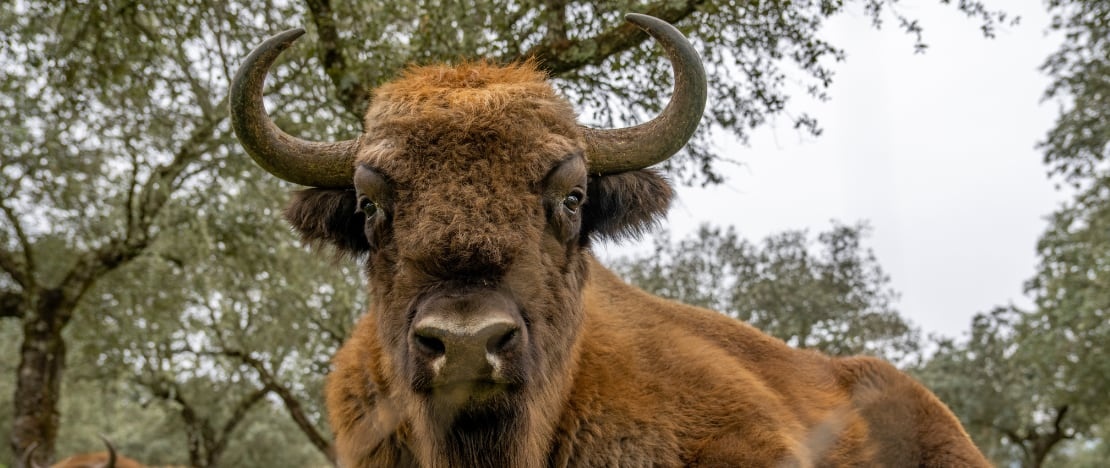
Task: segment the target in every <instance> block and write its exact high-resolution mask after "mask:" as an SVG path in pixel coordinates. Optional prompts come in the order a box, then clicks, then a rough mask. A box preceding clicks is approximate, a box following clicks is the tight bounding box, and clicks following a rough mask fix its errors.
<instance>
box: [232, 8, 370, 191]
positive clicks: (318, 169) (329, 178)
mask: <svg viewBox="0 0 1110 468" xmlns="http://www.w3.org/2000/svg"><path fill="white" fill-rule="evenodd" d="M302 34H304V29H300V28H296V29H290V30H288V31H285V32H282V33H279V34H277V35H275V36H273V37H270V38H269V39H266V41H265V42H263V43H262V45H260V46H258V48H256V49H254V51H253V52H251V54H250V55H248V56H247V59H246V61H244V62H243V64H242V65H241V66H240V67H239V71H238V72H237V73H236V74H235V79H233V80H232V82H231V90H230V98H229V101H230V105H231V127H232V128H233V129H235V135H236V136H238V137H239V142H240V143H242V145H243V148H245V149H246V150H247V154H249V155H250V156H251V158H253V159H254V161H255V162H257V163H258V165H259V166H262V168H263V169H265V170H266V171H268V172H270V173H271V174H273V175H275V176H278V177H280V178H282V179H285V180H288V181H289V182H293V183H295V184H301V185H308V186H311V187H330V188H336V187H348V186H350V185H351V184H352V183H353V182H352V179H353V178H354V173H355V172H354V171H355V168H354V160H355V148H356V143H357V140H345V141H340V142H334V143H331V142H329V143H324V142H315V141H307V140H302V139H300V138H297V137H295V136H292V135H289V134H287V133H285V132H284V131H282V130H281V129H280V128H278V127H277V125H274V122H273V121H272V120H270V116H269V115H267V114H266V107H265V105H264V104H263V102H262V86H263V84H264V83H265V81H266V73H267V72H268V71H269V70H270V66H271V65H273V63H274V60H276V59H277V56H278V55H280V54H281V52H282V51H284V50H285V49H287V48H289V46H290V45H291V44H293V41H295V40H296V39H297V38H298V37H300V36H301V35H302Z"/></svg>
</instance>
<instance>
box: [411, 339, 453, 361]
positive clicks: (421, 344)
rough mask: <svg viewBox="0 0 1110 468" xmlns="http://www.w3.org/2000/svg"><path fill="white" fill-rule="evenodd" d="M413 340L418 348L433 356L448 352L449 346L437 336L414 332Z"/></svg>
mask: <svg viewBox="0 0 1110 468" xmlns="http://www.w3.org/2000/svg"><path fill="white" fill-rule="evenodd" d="M412 341H413V343H415V344H416V348H417V349H419V350H420V351H423V352H424V353H426V354H429V355H431V356H442V355H443V354H445V353H446V352H447V346H446V345H444V344H443V341H440V339H439V338H436V337H432V336H424V335H420V334H414V335H413V340H412Z"/></svg>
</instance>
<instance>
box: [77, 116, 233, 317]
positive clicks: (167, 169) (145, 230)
mask: <svg viewBox="0 0 1110 468" xmlns="http://www.w3.org/2000/svg"><path fill="white" fill-rule="evenodd" d="M213 112H214V113H215V114H213V115H206V116H205V120H204V121H202V122H201V123H200V125H199V126H197V127H196V128H195V129H194V130H193V133H192V135H191V136H190V137H189V139H188V140H186V141H185V142H183V143H182V144H181V147H180V149H178V151H177V153H176V154H174V157H173V160H172V161H170V162H169V163H167V164H166V165H164V166H160V167H158V168H156V169H155V170H154V173H153V174H152V175H151V176H150V178H149V179H148V180H147V181H146V183H145V184H143V187H142V189H141V190H140V191H139V197H138V199H139V206H138V207H135V208H134V209H137V210H138V215H137V216H135V217H134V218H133V222H134V223H135V224H136V227H135V228H134V230H132V229H128V230H127V231H126V235H125V236H124V237H122V238H114V239H112V240H110V241H108V242H106V243H105V244H104V245H102V246H101V247H100V248H97V249H96V250H93V251H90V252H86V253H85V254H84V255H82V256H81V257H80V258H79V259H78V260H77V262H76V263H75V264H74V266H73V267H72V269H70V271H69V273H68V274H67V275H66V276H65V279H63V282H62V285H63V286H62V287H63V288H64V290H65V292H66V300H68V301H71V302H76V301H77V300H78V299H80V297H81V296H82V295H84V293H85V291H87V290H88V288H89V287H90V286H92V284H93V283H94V282H95V281H96V280H97V279H98V278H100V277H101V276H103V275H104V274H105V273H107V272H109V271H112V270H114V269H116V268H118V267H119V266H121V265H123V264H124V263H126V262H128V261H131V260H133V259H134V258H135V257H138V256H139V255H140V254H142V253H143V251H145V250H146V248H147V246H149V245H150V243H151V241H152V240H153V239H152V238H151V236H150V234H149V231H150V227H151V225H153V224H154V219H155V217H156V216H157V214H158V213H159V211H161V209H162V207H164V206H165V204H166V202H167V201H168V200H169V198H170V195H171V194H172V187H173V185H174V181H175V180H176V179H177V178H178V176H180V174H181V173H182V171H184V169H185V168H186V167H187V166H188V165H189V164H191V163H192V162H194V161H196V160H197V159H199V158H200V156H201V155H202V154H204V153H205V152H206V151H207V150H208V148H209V146H210V143H211V140H212V136H213V134H214V133H215V131H216V128H217V126H218V125H219V123H220V122H221V121H223V119H224V118H226V117H227V112H228V111H227V106H217V107H216V108H215V109H213ZM128 208H129V209H132V208H131V207H128Z"/></svg>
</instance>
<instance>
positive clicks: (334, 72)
mask: <svg viewBox="0 0 1110 468" xmlns="http://www.w3.org/2000/svg"><path fill="white" fill-rule="evenodd" d="M305 3H307V4H308V11H309V12H311V13H312V22H313V23H314V24H315V25H316V34H317V35H318V36H319V43H318V44H317V47H318V49H317V51H318V52H317V53H318V55H319V57H320V62H321V63H322V64H323V65H324V72H325V73H326V74H327V75H328V78H329V79H331V82H332V84H334V85H335V92H336V95H337V96H338V97H339V100H340V102H342V103H343V107H344V108H345V109H347V112H350V113H351V114H352V115H354V116H355V118H356V119H359V120H361V119H362V114H363V112H365V111H366V103H367V102H369V100H370V95H369V94H368V92H367V90H368V88H369V87H368V86H366V85H365V84H364V83H362V82H361V81H360V80H359V79H358V77H357V76H353V72H352V71H351V68H350V66H349V65H348V63H347V56H346V55H345V54H344V53H343V49H342V47H341V46H340V43H339V30H338V29H336V27H335V12H334V11H332V8H331V1H330V0H306V2H305Z"/></svg>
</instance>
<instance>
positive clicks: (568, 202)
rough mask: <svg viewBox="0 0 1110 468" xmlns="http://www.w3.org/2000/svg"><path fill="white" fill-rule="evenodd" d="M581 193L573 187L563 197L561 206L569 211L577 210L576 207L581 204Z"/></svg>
mask: <svg viewBox="0 0 1110 468" xmlns="http://www.w3.org/2000/svg"><path fill="white" fill-rule="evenodd" d="M583 195H584V194H583V193H582V191H581V190H578V189H574V190H573V191H572V192H570V193H568V194H567V196H566V198H564V199H563V206H564V207H566V209H567V211H569V212H571V213H575V212H577V211H578V207H580V206H582V198H583Z"/></svg>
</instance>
